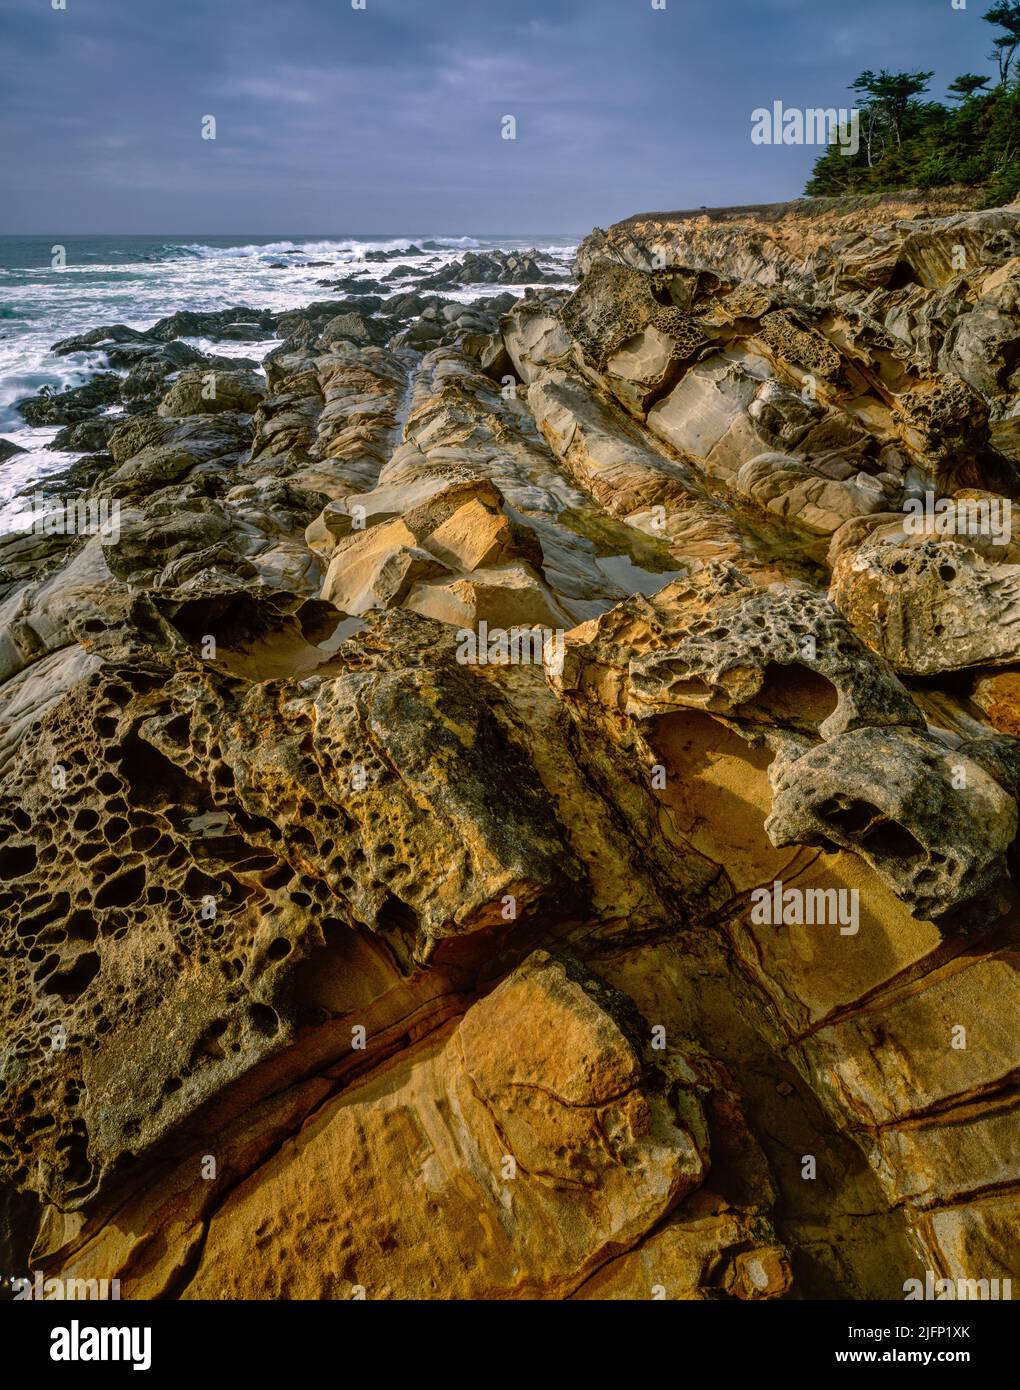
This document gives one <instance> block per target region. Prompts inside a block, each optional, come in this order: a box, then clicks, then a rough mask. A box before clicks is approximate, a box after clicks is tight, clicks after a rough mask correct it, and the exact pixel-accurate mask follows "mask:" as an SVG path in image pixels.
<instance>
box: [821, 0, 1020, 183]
mask: <svg viewBox="0 0 1020 1390" xmlns="http://www.w3.org/2000/svg"><path fill="white" fill-rule="evenodd" d="M983 18H984V19H985V20H986V22H987V23H988V24H990V25H991V26H993V28H995V29H998V30H1000V31H1002V32H1000V33H998V34H996V35H995V37H994V39H993V41H992V52H991V53H990V54H989V60H990V61H991V62H993V63H994V64H995V67H996V69H997V75H998V81H997V82H996V84H995V86H993V87H990V86H989V84H990V83H991V82H992V81H993V78H992V77H991V76H989V77H983V76H982V75H981V74H980V73H973V72H965V73H962V74H961V75H960V76H959V77H957V78H955V79H954V80H953V81H952V82H950V83H949V86H948V89H947V91H948V99H949V102H950V103H951V104H945V105H944V104H943V103H941V102H937V101H926V100H922V98H923V96H924V94H925V93H926V92H927V90H928V83H929V81H930V80H931V78H932V76H933V74H932V73H931V72H927V71H917V72H890V71H888V70H886V69H885V68H882V69H881V71H879V72H873V71H871V70H870V69H867V70H866V71H864V72H862V73H861V74H860V76H859V77H857V78H856V80H855V81H853V82H851V83H850V88H849V90H850V91H852V92H855V93H857V98H856V102H857V109H858V111H859V112H860V134H861V139H860V149H859V151H858V152H857V153H856V154H854V155H848V154H846V153H844V152H842V151H841V149H840V147H839V146H838V145H831V146H829V147H828V148H827V149H826V150H825V152H824V153H823V154H822V155H821V157H820V158H819V159H818V161H817V162H816V164H815V167H814V170H813V171H812V175H811V178H810V180H809V181H808V184H807V187H806V189H805V192H807V193H809V194H829V195H839V194H845V193H885V192H891V191H894V190H896V189H899V188H939V187H944V186H946V185H949V184H967V185H971V186H973V187H975V188H976V189H977V190H979V191H980V198H979V206H982V207H995V206H997V205H998V204H1000V203H1006V202H1010V201H1011V200H1012V199H1014V198H1016V197H1017V196H1018V194H1020V0H997V3H996V4H994V5H993V6H992V7H991V8H990V9H989V10H988V11H986V13H985V14H984V16H983Z"/></svg>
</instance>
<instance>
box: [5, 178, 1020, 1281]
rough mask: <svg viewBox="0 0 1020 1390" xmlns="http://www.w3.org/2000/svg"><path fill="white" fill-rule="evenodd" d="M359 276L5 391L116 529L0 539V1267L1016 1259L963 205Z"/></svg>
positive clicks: (646, 1275)
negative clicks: (25, 394) (63, 455)
mask: <svg viewBox="0 0 1020 1390" xmlns="http://www.w3.org/2000/svg"><path fill="white" fill-rule="evenodd" d="M940 199H941V200H942V201H939V200H940ZM822 203H824V204H825V206H824V207H820V206H819V205H820V204H822ZM403 254H407V253H403ZM394 258H395V257H394ZM386 259H387V257H386V256H381V257H380V262H379V264H378V265H376V264H373V265H372V266H371V267H370V268H367V269H366V271H365V273H364V274H362V275H361V276H357V277H345V278H344V279H343V280H341V281H339V282H337V281H330V280H326V281H324V282H323V283H324V285H326V286H327V287H328V288H329V289H330V290H336V291H341V292H342V297H340V298H332V299H328V300H323V301H321V302H316V303H312V304H310V305H308V306H307V307H306V308H303V309H300V310H295V311H288V312H285V313H271V312H269V311H266V310H258V309H253V308H250V307H245V306H239V307H236V308H233V309H229V310H226V311H218V312H215V313H197V312H194V311H192V310H182V311H181V312H179V313H176V314H174V315H172V316H171V317H168V318H165V319H162V320H160V321H159V322H157V323H155V324H153V325H152V326H151V327H150V328H149V329H147V330H145V331H139V330H135V329H130V328H126V327H125V326H124V325H105V326H102V327H97V328H96V329H95V330H94V331H93V332H90V333H88V334H86V335H84V336H78V337H75V338H72V339H66V340H64V341H62V342H59V343H57V344H55V345H54V349H53V350H54V352H55V353H58V354H66V353H72V352H79V351H83V350H87V351H89V352H101V353H103V354H104V355H105V366H104V369H103V370H102V371H101V372H99V373H98V374H97V375H95V376H94V377H93V378H92V379H91V380H90V381H88V382H87V383H86V384H85V385H84V386H81V387H78V388H74V389H71V390H69V391H65V392H61V393H47V392H44V393H41V394H40V395H38V396H36V397H33V398H30V399H29V400H27V401H25V402H23V403H22V404H21V407H20V409H21V412H22V414H23V416H24V418H25V419H26V421H27V422H28V423H30V424H37V425H48V426H51V427H57V426H59V427H60V434H59V435H58V441H57V442H56V443H55V446H54V447H56V448H58V449H64V450H67V451H69V452H70V453H73V454H75V455H76V457H75V458H74V459H73V461H72V462H71V463H70V464H69V469H68V472H67V473H66V474H64V475H62V476H61V477H59V478H57V479H49V480H47V483H46V487H45V489H44V491H45V493H46V495H47V497H48V499H49V501H48V503H47V506H48V507H49V508H51V509H52V508H53V507H54V506H55V505H56V502H57V501H59V500H60V499H64V500H66V499H69V498H70V499H75V500H78V501H82V500H84V501H85V502H92V503H94V504H95V507H96V508H97V514H98V509H99V508H100V507H101V506H105V508H106V512H105V513H104V514H105V515H107V516H110V515H112V514H114V512H115V515H116V531H115V534H114V531H113V530H111V529H109V528H108V529H107V530H106V531H105V533H104V532H103V531H102V530H98V529H97V530H96V533H95V534H81V532H80V528H61V527H59V525H54V524H52V521H51V522H50V524H47V523H46V521H45V519H43V520H42V521H41V522H40V524H39V525H36V526H34V527H33V529H32V530H28V531H25V532H23V533H20V534H15V535H13V536H9V537H4V538H0V777H2V783H0V826H2V829H0V953H2V966H0V979H2V982H3V988H2V990H0V999H2V1004H0V1008H2V1015H3V1023H4V1027H3V1029H2V1043H0V1114H2V1120H0V1253H2V1254H3V1256H4V1257H5V1259H6V1264H5V1265H4V1268H10V1269H21V1268H25V1269H26V1270H27V1269H29V1268H30V1269H32V1270H36V1269H41V1270H43V1271H44V1273H46V1274H47V1275H52V1276H59V1277H62V1278H84V1279H119V1280H120V1281H121V1287H122V1288H123V1296H124V1297H125V1298H156V1297H159V1298H203V1297H215V1298H235V1297H236V1298H242V1297H249V1298H350V1297H359V1296H365V1297H369V1298H409V1297H417V1298H435V1299H446V1298H550V1299H556V1298H582V1299H583V1298H610V1299H629V1298H638V1299H643V1298H651V1297H668V1298H684V1299H701V1298H724V1297H732V1298H738V1299H758V1298H779V1297H784V1296H787V1297H789V1296H792V1297H799V1298H829V1297H839V1296H844V1297H853V1298H861V1299H868V1298H902V1297H903V1292H902V1290H903V1288H904V1285H905V1282H906V1281H908V1280H910V1279H919V1280H921V1281H923V1280H924V1279H925V1276H926V1272H928V1271H934V1272H935V1277H936V1278H951V1279H954V1280H955V1279H977V1280H982V1279H987V1280H993V1279H1003V1278H1009V1277H1010V1276H1011V1275H1012V1274H1014V1273H1017V1274H1020V1268H1018V1267H1017V1253H1016V1252H1017V1245H1016V1240H1015V1232H1016V1225H1017V1202H1018V1198H1017V1195H1016V1194H1017V1191H1018V1187H1020V1170H1018V1166H1017V1157H1016V1153H1015V1147H1016V1146H1015V1142H1014V1141H1015V1134H1016V1125H1017V1104H1018V1097H1017V1076H1018V1075H1020V1057H1018V1056H1017V1046H1018V1045H1017V1040H1016V1029H1015V1027H1014V1026H1013V1018H1014V1014H1015V1010H1016V1004H1017V998H1016V996H1017V960H1018V950H1017V942H1018V930H1017V928H1018V912H1017V903H1018V897H1017V891H1016V874H1017V857H1016V840H1017V830H1018V810H1017V799H1018V795H1020V744H1018V743H1017V741H1016V738H1015V737H1014V735H1016V734H1018V733H1020V606H1018V601H1017V597H1016V595H1017V593H1018V592H1020V545H1018V543H1016V542H1014V539H1013V536H1012V530H1011V524H1010V516H1011V511H1010V509H1011V504H1012V500H1013V499H1015V498H1017V497H1018V496H1020V472H1018V465H1020V411H1018V403H1020V329H1018V324H1020V208H1018V207H1017V206H1016V205H1012V206H1010V207H1008V208H1002V209H993V210H990V211H984V212H974V211H970V210H968V209H967V208H966V206H964V205H963V204H961V205H959V206H952V205H950V206H947V205H946V204H945V197H944V195H938V197H937V198H936V197H935V196H934V195H933V198H932V200H929V201H926V200H925V198H924V196H923V195H918V196H917V197H914V198H908V199H901V200H897V199H895V198H885V199H879V200H875V199H872V200H870V201H869V202H867V203H866V204H864V205H860V204H859V203H858V204H850V203H847V204H846V205H842V206H841V205H839V204H837V203H836V202H835V201H834V200H818V202H817V203H809V204H804V203H800V204H791V205H789V206H788V207H786V208H785V209H784V208H782V207H776V208H771V209H746V210H741V209H727V210H724V212H723V213H712V212H710V211H708V210H699V211H696V212H692V213H680V214H660V215H649V216H646V217H638V218H635V219H629V220H628V221H627V222H626V223H621V224H618V225H617V226H615V227H612V228H610V229H609V230H608V231H602V230H596V231H595V232H593V233H592V234H591V236H589V237H588V238H587V239H586V240H585V241H584V243H583V244H582V245H581V247H580V248H579V251H578V256H577V263H576V282H573V283H569V284H567V283H563V281H562V277H561V275H560V273H559V271H558V270H557V269H556V267H555V266H554V265H551V264H549V263H548V262H544V261H543V260H542V259H541V258H536V254H533V253H509V254H506V253H498V252H494V253H486V254H484V255H475V254H473V253H469V254H467V255H464V256H463V257H461V258H460V259H459V260H458V261H456V262H455V263H454V264H453V265H450V266H446V267H444V268H443V269H442V270H441V271H440V272H438V273H434V272H431V273H430V272H423V273H422V275H421V277H420V279H419V281H418V283H417V284H416V285H415V286H414V287H413V288H412V289H410V290H407V291H406V292H405V291H403V290H401V291H400V292H399V293H398V294H395V295H394V294H389V293H388V289H389V285H390V284H391V283H392V280H390V281H389V282H388V281H387V276H388V275H389V274H390V268H389V267H388V266H387V265H384V264H383V261H385V260H386ZM396 268H397V269H401V268H402V267H400V266H398V267H396ZM403 268H404V269H406V267H403ZM536 282H537V283H536ZM528 283H530V285H531V288H529V289H528V290H527V291H526V292H524V294H523V296H522V295H521V293H520V291H519V288H518V289H517V290H516V291H511V290H509V289H508V290H507V291H506V293H501V294H498V295H497V296H495V297H493V296H491V295H490V296H489V297H478V298H477V299H475V300H473V301H472V302H471V303H470V304H462V303H459V302H455V301H450V300H449V299H448V298H446V297H444V295H443V290H444V288H445V289H451V288H453V287H456V288H458V289H463V288H464V287H465V286H467V287H470V286H472V285H475V284H478V285H490V286H491V285H507V286H514V287H519V286H520V285H522V284H528ZM380 290H382V291H383V292H382V293H380V292H379V291H380ZM189 337H201V338H203V339H209V340H211V341H213V342H214V343H216V342H219V343H231V344H237V343H241V344H244V343H259V342H262V343H264V342H265V341H266V339H267V338H272V339H273V340H274V341H275V340H281V341H279V343H278V345H277V346H275V347H273V348H272V350H271V351H269V352H268V353H267V355H266V356H265V358H264V359H263V361H262V362H261V365H260V363H259V362H258V361H257V360H256V359H255V358H254V357H251V358H245V357H238V356H235V355H220V354H217V353H212V352H204V351H202V350H200V349H198V348H196V347H194V346H192V345H191V344H188V343H186V342H183V341H181V340H182V339H184V338H189ZM0 447H2V443H0ZM50 515H51V516H52V511H51V513H50ZM918 517H921V518H922V522H921V523H919V524H915V522H916V519H917V518H918ZM535 632H538V633H540V634H541V635H542V640H541V642H538V641H534V642H532V641H530V638H529V634H532V633H535ZM465 634H468V635H470V637H471V639H472V643H473V645H472V644H471V643H469V644H467V645H465ZM494 634H495V635H496V639H497V640H496V645H495V646H492V642H493V640H494ZM486 644H488V646H487V645H486ZM466 651H470V653H471V654H470V655H467V656H465V652H466ZM481 651H485V652H486V657H485V659H483V658H482V657H481V655H479V653H480V652H481ZM791 895H792V896H791ZM658 1290H663V1291H664V1292H662V1293H660V1292H657V1291H658ZM359 1291H360V1292H359Z"/></svg>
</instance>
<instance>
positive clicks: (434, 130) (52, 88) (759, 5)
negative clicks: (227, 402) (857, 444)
mask: <svg viewBox="0 0 1020 1390" xmlns="http://www.w3.org/2000/svg"><path fill="white" fill-rule="evenodd" d="M52 3H53V0H0V164H2V171H0V173H2V181H0V190H2V191H0V233H11V232H39V233H46V234H54V235H55V234H57V233H58V232H60V233H63V234H64V235H68V236H70V235H74V234H81V233H89V232H93V233H95V232H112V233H122V234H126V233H152V234H161V233H185V232H192V233H224V234H234V233H240V232H247V233H251V234H253V235H271V234H274V233H290V234H299V235H310V234H327V235H341V234H345V233H347V234H371V233H377V234H393V235H398V234H407V233H414V234H417V235H429V234H436V235H442V234H464V233H468V234H474V235H486V234H506V235H512V234H520V235H524V236H530V235H532V234H537V233H542V232H545V233H548V234H555V233H561V234H573V233H584V232H587V231H588V230H590V228H591V227H592V226H593V225H594V224H601V225H603V226H605V225H606V224H607V223H609V222H612V221H614V220H618V219H619V218H621V217H625V216H627V215H628V214H630V213H633V212H640V211H650V210H656V209H668V208H686V207H698V206H701V205H703V204H704V205H708V206H714V205H718V204H730V203H742V202H769V201H775V200H779V199H784V198H789V197H795V196H797V195H798V194H799V193H800V192H801V191H802V190H803V185H804V180H805V178H806V177H807V175H808V173H809V171H810V168H811V165H812V163H813V162H814V158H815V156H816V154H817V150H812V149H810V148H804V147H779V148H773V147H769V146H760V145H753V144H752V143H751V139H750V131H751V111H752V110H753V109H754V108H755V107H757V106H767V105H770V104H771V103H772V102H773V101H774V100H780V101H783V102H784V103H785V104H786V105H787V106H799V107H809V106H841V105H845V106H849V105H850V104H851V100H852V94H851V93H849V92H848V91H847V84H848V83H849V82H851V81H852V80H853V79H854V78H855V77H856V76H857V74H858V73H859V72H860V71H861V69H862V68H867V67H872V68H878V67H882V66H886V67H891V68H933V69H935V72H936V77H935V79H934V81H933V84H932V94H933V95H935V96H939V97H941V96H942V95H943V94H944V89H945V84H946V83H947V82H949V81H951V80H952V78H953V77H955V76H957V75H958V74H959V73H961V72H965V71H978V72H990V71H991V67H990V64H989V63H988V62H987V60H986V58H985V55H986V54H987V53H988V52H989V51H990V47H991V39H992V38H993V36H994V33H993V30H992V29H991V28H990V26H989V25H987V24H985V23H983V22H982V19H981V15H982V13H983V12H984V10H986V9H987V8H988V5H989V3H990V0H968V2H967V7H966V8H965V9H962V10H955V9H953V7H952V4H951V0H853V3H852V4H841V3H839V0H666V8H665V10H653V8H652V0H365V9H364V10H355V9H353V8H352V6H351V0H66V9H64V10H59V9H57V10H54V9H53V8H52ZM57 3H59V0H57ZM208 115H212V116H215V118H216V123H217V128H216V135H217V138H216V139H215V140H203V139H202V138H201V131H202V119H203V117H204V116H208ZM507 115H512V116H514V117H515V118H516V122H517V138H516V140H504V139H502V138H501V121H502V118H503V117H504V116H507Z"/></svg>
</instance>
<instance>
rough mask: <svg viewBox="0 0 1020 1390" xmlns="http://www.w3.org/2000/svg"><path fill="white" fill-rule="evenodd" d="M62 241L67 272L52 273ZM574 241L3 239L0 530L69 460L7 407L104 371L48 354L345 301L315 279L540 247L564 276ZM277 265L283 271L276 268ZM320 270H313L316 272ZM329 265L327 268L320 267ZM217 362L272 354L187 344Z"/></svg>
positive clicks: (248, 346) (254, 348) (257, 348)
mask: <svg viewBox="0 0 1020 1390" xmlns="http://www.w3.org/2000/svg"><path fill="white" fill-rule="evenodd" d="M58 240H60V244H61V245H63V247H64V252H65V259H66V265H65V266H64V268H63V269H59V270H55V269H53V264H52V261H53V254H54V246H55V245H56V244H57V242H58ZM411 245H415V246H418V247H421V248H422V249H423V254H422V255H419V256H406V257H405V256H401V257H400V258H399V260H397V259H394V260H392V261H389V262H388V263H387V262H383V261H380V262H371V261H369V262H367V263H366V262H365V261H364V257H365V254H366V253H367V252H369V251H395V250H401V251H403V250H404V249H405V248H407V247H409V246H411ZM576 246H577V242H576V240H571V239H570V238H566V237H546V238H538V239H537V240H536V239H535V238H528V239H522V238H517V237H477V238H476V237H469V236H459V237H458V236H430V235H428V234H424V235H422V236H407V237H377V238H373V237H336V238H331V237H286V236H281V237H245V236H237V237H200V236H162V237H114V236H102V237H79V238H70V239H67V238H64V239H62V240H61V239H59V238H56V237H10V236H8V237H0V438H4V439H9V440H11V441H12V442H13V443H15V444H20V445H21V446H22V448H24V449H27V450H29V452H28V453H27V454H16V455H15V456H14V457H13V458H12V459H9V460H8V461H7V462H6V463H0V530H3V529H6V527H5V525H4V522H5V520H8V519H9V517H10V516H11V515H12V514H14V513H16V512H17V511H18V510H19V508H20V505H21V504H19V503H15V502H14V501H13V500H12V499H13V498H14V497H15V496H16V495H17V494H20V493H22V492H23V491H24V490H25V488H26V487H31V485H32V484H34V483H36V482H38V481H40V480H42V479H44V478H46V477H47V476H50V475H52V474H54V473H58V472H60V471H62V470H63V469H64V468H66V467H67V465H68V464H69V463H70V462H71V461H72V459H73V458H74V457H75V455H73V454H67V453H56V452H54V451H53V450H52V449H50V448H49V447H48V446H49V444H50V443H51V442H52V440H53V438H54V436H55V435H56V434H57V429H56V428H47V429H29V428H28V427H27V426H26V425H25V422H24V420H23V419H22V418H21V416H20V415H19V414H18V412H17V410H15V409H14V406H15V403H16V402H17V401H19V400H22V399H23V398H24V397H25V396H31V395H35V394H36V392H38V391H39V390H40V388H41V387H43V386H51V387H53V388H54V389H56V390H61V389H63V388H64V387H65V386H80V385H82V384H83V383H84V382H85V381H87V380H88V378H89V377H90V376H91V375H93V374H94V373H95V372H97V371H101V370H103V369H104V368H105V366H106V363H105V359H104V357H103V355H102V354H101V353H95V352H88V353H73V354H71V355H69V356H67V357H57V356H55V355H54V354H53V353H52V352H50V348H51V346H52V344H53V343H55V342H57V341H58V340H59V339H61V338H67V337H70V336H71V335H72V334H76V333H84V332H86V331H87V330H88V329H90V328H95V327H97V326H98V325H99V324H110V323H124V324H127V325H128V327H129V328H136V329H144V328H148V327H150V326H151V325H152V324H153V323H155V322H156V320H157V319H160V318H163V317H165V316H166V315H168V314H172V313H174V312H176V311H177V310H179V309H192V310H197V311H210V310H214V309H227V308H230V307H232V306H233V305H236V304H244V305H247V306H248V307H249V308H253V309H272V310H275V311H279V310H283V309H296V308H300V307H301V306H302V305H304V304H308V303H310V302H311V301H312V300H317V299H318V300H321V299H330V298H338V297H342V293H343V292H342V291H337V290H329V289H326V288H325V286H323V285H318V284H316V281H317V280H322V279H327V278H328V279H339V278H341V277H342V276H345V275H349V274H350V273H351V272H352V271H353V270H355V269H358V268H363V269H364V270H366V271H367V272H368V274H369V275H370V276H371V277H372V278H373V279H376V278H378V279H381V278H382V276H383V275H385V274H386V273H387V272H388V271H389V270H390V269H392V268H393V267H394V266H396V265H398V264H401V263H404V262H405V261H406V263H407V264H408V265H410V266H412V267H413V268H414V269H415V270H416V271H417V272H418V274H419V275H422V274H429V273H431V272H432V271H434V270H437V269H439V268H440V267H441V266H442V265H445V264H448V263H449V262H450V261H452V260H456V259H457V258H458V257H459V256H461V255H463V253H464V252H465V251H467V250H491V249H500V250H505V251H508V250H527V249H531V248H532V247H535V248H536V249H538V250H540V251H543V252H544V253H545V254H546V255H547V256H549V257H551V258H552V259H553V260H555V261H559V262H562V264H563V267H564V269H566V268H567V267H568V266H569V263H570V260H571V258H572V256H573V253H574V251H575V249H576ZM280 262H282V263H283V264H284V265H285V266H286V269H283V270H279V269H271V266H273V265H274V263H276V264H278V263H280ZM313 262H319V264H312V263H313ZM322 262H326V264H321V263H322ZM416 279H417V276H415V277H411V278H408V279H405V280H397V281H392V282H390V287H391V288H390V293H402V292H404V291H406V290H410V289H414V287H415V284H416ZM524 288H525V287H524V286H506V285H473V286H463V287H457V288H456V289H452V290H445V289H444V290H442V291H441V293H442V294H443V295H444V296H445V297H446V298H448V299H458V300H462V301H468V300H472V299H478V298H481V297H483V296H488V295H494V294H502V293H505V292H506V291H507V289H510V290H511V291H512V292H514V293H518V294H520V293H523V291H524ZM185 341H186V342H190V343H192V344H193V345H194V346H195V347H198V348H200V349H202V350H204V351H207V352H215V353H218V354H219V355H221V356H236V357H249V358H256V359H258V360H261V358H262V357H264V356H265V354H266V353H267V352H269V351H270V349H271V348H273V347H274V346H275V345H276V340H275V339H267V340H266V341H265V342H262V343H233V342H216V343H212V342H210V341H208V340H205V339H201V338H189V339H185Z"/></svg>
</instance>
